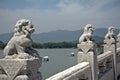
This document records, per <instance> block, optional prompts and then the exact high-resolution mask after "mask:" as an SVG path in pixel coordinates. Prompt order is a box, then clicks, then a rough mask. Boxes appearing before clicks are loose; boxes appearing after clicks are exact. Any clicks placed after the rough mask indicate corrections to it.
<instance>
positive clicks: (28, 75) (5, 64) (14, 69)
mask: <svg viewBox="0 0 120 80" xmlns="http://www.w3.org/2000/svg"><path fill="white" fill-rule="evenodd" d="M40 61H41V60H40V59H38V58H32V59H0V80H42V79H41V73H40V72H38V69H39V67H40V66H41V62H40Z"/></svg>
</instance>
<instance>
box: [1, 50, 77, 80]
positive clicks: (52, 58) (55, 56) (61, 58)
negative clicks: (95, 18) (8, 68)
mask: <svg viewBox="0 0 120 80" xmlns="http://www.w3.org/2000/svg"><path fill="white" fill-rule="evenodd" d="M36 50H37V51H38V52H39V53H40V56H41V57H44V56H49V62H42V67H40V72H41V73H42V77H43V80H45V79H46V78H49V77H50V76H52V75H54V74H56V73H58V72H60V71H63V70H65V69H67V68H69V67H71V66H74V65H76V64H77V49H36ZM71 52H74V53H75V56H71V55H70V53H71ZM2 56H3V52H2V50H0V58H1V57H2Z"/></svg>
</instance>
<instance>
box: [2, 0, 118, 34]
mask: <svg viewBox="0 0 120 80" xmlns="http://www.w3.org/2000/svg"><path fill="white" fill-rule="evenodd" d="M117 1H118V0H115V1H114V0H86V2H85V0H60V1H59V2H57V3H55V4H54V3H53V6H54V8H52V9H49V8H46V9H39V8H35V7H33V8H31V7H30V8H29V7H27V8H22V9H21V8H18V9H17V8H16V9H9V8H7V9H4V8H0V18H1V19H0V24H1V25H0V28H1V29H0V33H6V32H12V31H13V28H14V25H15V23H16V21H17V20H18V19H21V18H27V19H30V20H32V22H33V24H34V25H35V28H36V33H41V32H48V31H51V30H58V29H67V30H78V29H81V28H83V27H84V26H85V25H86V24H88V23H91V24H93V25H95V27H96V28H99V27H108V26H110V25H113V26H115V27H118V26H119V25H120V23H119V21H120V16H119V14H120V11H119V9H120V6H119V5H117V6H115V5H114V6H110V5H109V4H112V2H114V4H116V2H117ZM34 4H35V3H34ZM105 7H108V8H106V9H107V10H105V9H104V8H105ZM109 7H110V8H109Z"/></svg>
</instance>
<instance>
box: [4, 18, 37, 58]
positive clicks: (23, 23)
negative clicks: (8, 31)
mask: <svg viewBox="0 0 120 80" xmlns="http://www.w3.org/2000/svg"><path fill="white" fill-rule="evenodd" d="M34 31H35V29H34V26H33V24H32V22H31V21H30V20H26V19H21V20H18V21H17V23H16V25H15V28H14V35H13V37H12V38H11V39H10V41H9V42H8V44H7V45H6V47H5V48H4V51H3V52H4V54H5V58H20V59H25V58H31V57H39V55H38V53H37V51H36V50H34V49H32V48H31V46H32V39H31V34H32V33H33V32H34Z"/></svg>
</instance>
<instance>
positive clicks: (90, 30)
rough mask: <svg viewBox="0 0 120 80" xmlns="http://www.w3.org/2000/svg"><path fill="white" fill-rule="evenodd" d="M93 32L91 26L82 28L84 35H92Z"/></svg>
mask: <svg viewBox="0 0 120 80" xmlns="http://www.w3.org/2000/svg"><path fill="white" fill-rule="evenodd" d="M93 31H94V27H93V25H91V24H87V25H86V26H85V28H84V32H85V33H91V34H92V33H93Z"/></svg>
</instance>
